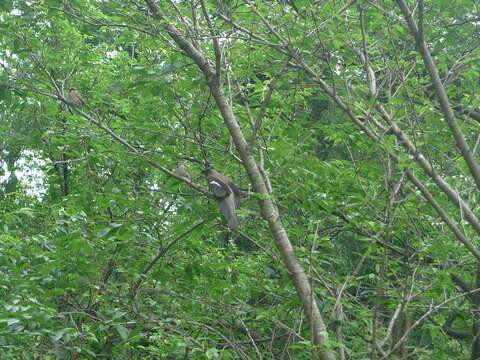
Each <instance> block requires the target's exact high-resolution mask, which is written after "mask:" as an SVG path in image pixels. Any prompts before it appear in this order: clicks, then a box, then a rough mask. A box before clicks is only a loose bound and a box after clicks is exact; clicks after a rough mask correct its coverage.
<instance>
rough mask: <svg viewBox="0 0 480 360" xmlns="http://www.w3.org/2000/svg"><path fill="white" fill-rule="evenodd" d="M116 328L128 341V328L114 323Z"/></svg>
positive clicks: (123, 338) (124, 339)
mask: <svg viewBox="0 0 480 360" xmlns="http://www.w3.org/2000/svg"><path fill="white" fill-rule="evenodd" d="M113 327H114V328H115V330H117V332H118V334H119V335H120V337H121V338H122V340H123V341H126V340H127V339H128V329H127V328H126V327H124V326H122V325H119V324H117V325H113Z"/></svg>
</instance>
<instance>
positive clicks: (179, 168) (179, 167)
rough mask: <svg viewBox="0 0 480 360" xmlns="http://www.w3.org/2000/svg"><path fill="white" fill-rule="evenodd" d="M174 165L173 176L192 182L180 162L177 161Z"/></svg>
mask: <svg viewBox="0 0 480 360" xmlns="http://www.w3.org/2000/svg"><path fill="white" fill-rule="evenodd" d="M175 165H176V167H177V168H176V169H175V174H177V175H180V176H181V177H184V178H186V179H188V180H192V174H190V173H189V172H188V170H187V168H186V166H185V165H184V164H183V163H182V162H181V161H177V162H176V163H175Z"/></svg>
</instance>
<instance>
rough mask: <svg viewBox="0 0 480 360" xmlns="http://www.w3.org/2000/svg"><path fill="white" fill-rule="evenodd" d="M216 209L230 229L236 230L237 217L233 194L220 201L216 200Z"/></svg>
mask: <svg viewBox="0 0 480 360" xmlns="http://www.w3.org/2000/svg"><path fill="white" fill-rule="evenodd" d="M218 207H219V208H220V211H221V212H222V214H223V216H224V217H225V219H226V220H227V222H228V225H229V226H230V228H231V229H232V230H234V231H237V230H238V217H237V214H236V213H235V209H236V202H235V196H234V194H233V192H232V193H231V194H230V195H229V196H226V197H224V198H222V199H218Z"/></svg>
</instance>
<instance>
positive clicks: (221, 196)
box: [203, 167, 241, 231]
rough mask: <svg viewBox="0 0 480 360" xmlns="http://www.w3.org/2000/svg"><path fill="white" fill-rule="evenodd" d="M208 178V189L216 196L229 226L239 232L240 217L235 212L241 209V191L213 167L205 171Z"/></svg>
mask: <svg viewBox="0 0 480 360" xmlns="http://www.w3.org/2000/svg"><path fill="white" fill-rule="evenodd" d="M203 172H204V174H205V175H206V176H207V181H208V188H209V189H210V191H211V192H212V194H213V195H214V196H215V199H216V200H217V204H218V207H219V208H220V211H221V213H222V215H223V217H224V218H225V219H226V220H227V222H228V226H230V228H231V229H232V230H234V231H237V230H238V223H239V221H238V216H237V214H236V212H235V210H238V209H240V195H241V193H240V189H239V188H238V187H237V185H235V183H234V182H233V180H232V179H230V178H229V177H228V176H225V175H222V174H220V173H218V172H216V171H215V170H213V169H212V168H211V167H208V168H207V169H206V170H204V171H203Z"/></svg>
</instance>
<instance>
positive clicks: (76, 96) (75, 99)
mask: <svg viewBox="0 0 480 360" xmlns="http://www.w3.org/2000/svg"><path fill="white" fill-rule="evenodd" d="M67 102H68V103H69V104H70V105H73V106H77V105H85V99H84V98H83V96H82V95H81V94H80V93H79V92H78V90H77V89H76V88H74V87H71V88H68V93H67Z"/></svg>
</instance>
